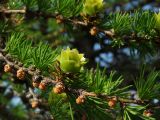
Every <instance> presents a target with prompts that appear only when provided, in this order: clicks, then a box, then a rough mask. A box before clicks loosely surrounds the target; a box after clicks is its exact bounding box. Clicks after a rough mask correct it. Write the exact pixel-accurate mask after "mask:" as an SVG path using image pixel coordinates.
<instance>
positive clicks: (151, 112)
mask: <svg viewBox="0 0 160 120" xmlns="http://www.w3.org/2000/svg"><path fill="white" fill-rule="evenodd" d="M143 115H144V116H146V117H151V116H152V115H153V111H152V110H150V109H148V110H144V112H143Z"/></svg>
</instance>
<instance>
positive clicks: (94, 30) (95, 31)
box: [89, 27, 98, 36]
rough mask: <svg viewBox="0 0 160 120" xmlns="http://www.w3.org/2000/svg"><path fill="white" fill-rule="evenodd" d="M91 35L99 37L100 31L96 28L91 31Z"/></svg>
mask: <svg viewBox="0 0 160 120" xmlns="http://www.w3.org/2000/svg"><path fill="white" fill-rule="evenodd" d="M89 33H90V34H91V35H92V36H95V35H97V33H98V29H97V28H96V27H92V28H91V29H90V31H89Z"/></svg>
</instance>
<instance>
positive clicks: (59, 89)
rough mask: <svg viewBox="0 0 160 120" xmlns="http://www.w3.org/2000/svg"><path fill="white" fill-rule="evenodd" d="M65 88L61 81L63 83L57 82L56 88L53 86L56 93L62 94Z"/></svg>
mask: <svg viewBox="0 0 160 120" xmlns="http://www.w3.org/2000/svg"><path fill="white" fill-rule="evenodd" d="M64 90H65V87H64V85H63V84H62V83H61V84H57V85H56V86H55V87H54V88H53V92H54V93H56V94H61V93H63V92H64Z"/></svg>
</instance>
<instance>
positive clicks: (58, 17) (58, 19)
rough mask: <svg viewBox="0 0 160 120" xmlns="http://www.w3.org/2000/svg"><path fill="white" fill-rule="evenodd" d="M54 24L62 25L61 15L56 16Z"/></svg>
mask: <svg viewBox="0 0 160 120" xmlns="http://www.w3.org/2000/svg"><path fill="white" fill-rule="evenodd" d="M56 22H57V24H60V23H63V16H62V15H58V16H56Z"/></svg>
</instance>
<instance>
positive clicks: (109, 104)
mask: <svg viewBox="0 0 160 120" xmlns="http://www.w3.org/2000/svg"><path fill="white" fill-rule="evenodd" d="M115 105H116V100H113V99H111V100H109V101H108V106H109V107H111V108H113V107H115Z"/></svg>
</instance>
